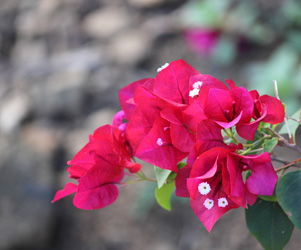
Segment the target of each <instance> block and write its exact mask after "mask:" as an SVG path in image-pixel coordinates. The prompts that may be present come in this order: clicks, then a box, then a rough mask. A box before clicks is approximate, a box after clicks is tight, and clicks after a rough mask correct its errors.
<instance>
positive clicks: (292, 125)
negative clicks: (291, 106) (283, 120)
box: [278, 109, 300, 141]
mask: <svg viewBox="0 0 301 250" xmlns="http://www.w3.org/2000/svg"><path fill="white" fill-rule="evenodd" d="M299 116H300V109H299V110H298V111H296V112H295V113H294V114H293V115H292V116H291V117H292V118H294V119H296V120H299ZM287 125H288V127H289V130H290V131H291V133H292V135H293V138H294V141H295V138H296V131H297V128H298V127H299V126H300V123H298V122H296V121H294V120H291V119H288V120H287ZM278 133H279V134H288V132H287V128H286V126H285V124H283V126H282V128H281V129H280V130H279V132H278Z"/></svg>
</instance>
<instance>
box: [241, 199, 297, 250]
mask: <svg viewBox="0 0 301 250" xmlns="http://www.w3.org/2000/svg"><path fill="white" fill-rule="evenodd" d="M246 220H247V226H248V228H249V230H250V232H251V233H252V234H253V235H254V237H255V238H256V239H257V240H258V241H259V242H260V244H261V245H262V246H263V247H264V248H265V249H267V250H281V249H283V248H284V246H285V245H286V244H287V243H288V241H289V239H290V237H291V235H292V232H293V229H294V225H293V223H292V222H291V221H290V220H289V219H288V217H287V215H286V214H285V213H284V212H283V210H282V209H281V207H280V206H279V204H278V203H277V202H270V201H265V200H262V199H260V198H258V199H257V201H256V203H255V204H254V205H253V206H249V207H248V209H246Z"/></svg>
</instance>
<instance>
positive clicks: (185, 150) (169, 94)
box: [53, 60, 285, 231]
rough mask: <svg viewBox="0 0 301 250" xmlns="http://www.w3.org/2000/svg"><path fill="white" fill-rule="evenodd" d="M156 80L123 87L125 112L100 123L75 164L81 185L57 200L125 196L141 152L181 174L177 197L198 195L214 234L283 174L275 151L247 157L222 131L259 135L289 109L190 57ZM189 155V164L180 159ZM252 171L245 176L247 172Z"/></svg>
mask: <svg viewBox="0 0 301 250" xmlns="http://www.w3.org/2000/svg"><path fill="white" fill-rule="evenodd" d="M158 72H159V73H158V75H157V76H156V78H147V79H143V80H140V81H136V82H133V83H131V84H130V85H128V86H126V87H124V88H123V89H121V90H120V104H121V108H122V111H120V112H118V113H117V114H116V115H115V116H114V118H113V123H112V125H105V126H102V127H100V128H98V129H97V130H96V131H95V132H94V134H93V135H92V136H91V137H90V140H89V143H88V144H87V145H86V146H85V147H84V148H83V149H82V150H81V151H79V152H78V153H77V154H76V155H75V157H74V158H73V160H71V161H69V162H68V164H69V165H71V167H69V168H68V169H67V171H68V172H69V173H70V178H73V179H76V180H77V181H78V185H76V184H73V183H68V184H67V185H66V186H65V188H64V190H60V191H58V192H57V194H56V196H55V198H54V200H53V201H56V200H58V199H61V198H63V197H65V196H67V195H69V194H71V193H74V192H76V194H75V197H74V205H75V206H76V207H78V208H81V209H99V208H103V207H105V206H107V205H110V204H111V203H112V202H114V201H115V200H116V198H117V196H118V188H119V187H120V186H121V185H120V183H122V180H123V177H124V173H125V170H127V171H129V172H130V173H137V172H138V171H139V170H140V168H141V165H140V164H137V163H135V162H134V160H133V158H134V157H137V158H139V159H141V160H143V161H146V162H148V163H150V164H153V165H155V166H157V167H159V168H162V169H168V170H171V171H173V172H176V173H177V177H176V195H178V196H182V197H190V202H191V207H192V209H193V211H194V212H195V213H196V215H197V216H198V218H199V219H200V221H201V222H202V223H203V224H204V225H205V227H206V228H207V230H208V231H210V230H211V229H212V227H213V225H214V224H215V222H216V221H217V220H218V219H219V218H220V217H221V216H222V215H223V214H224V213H226V212H227V211H228V210H230V209H232V208H238V207H239V206H241V207H244V208H246V207H247V203H248V204H250V205H253V204H254V203H255V201H256V199H257V196H258V195H272V194H273V192H274V188H275V185H276V183H277V179H278V177H277V174H276V173H275V171H274V168H273V166H272V164H271V159H270V156H269V154H268V153H267V152H266V153H263V154H261V155H249V156H245V155H244V154H239V152H242V149H243V146H242V145H241V144H239V143H236V144H234V143H231V144H226V143H225V142H224V138H223V136H222V131H226V132H227V131H228V132H229V131H231V132H232V129H234V127H235V129H236V131H237V133H238V135H239V136H240V137H242V138H243V139H246V140H253V139H254V134H255V132H256V130H257V128H258V126H259V123H260V122H266V123H271V124H278V123H281V122H282V121H283V119H284V116H285V113H284V108H283V105H282V103H281V102H280V101H279V100H277V99H276V98H274V97H271V96H267V95H263V96H260V95H259V94H258V92H257V91H256V90H253V91H248V90H246V89H245V88H243V87H237V86H235V84H234V82H233V81H232V80H227V81H226V82H227V84H228V86H229V87H228V86H227V85H226V84H224V83H223V82H221V81H219V80H218V79H216V78H214V77H212V76H210V75H203V74H200V73H199V72H198V71H196V70H195V69H194V68H192V67H191V66H190V65H188V64H187V63H186V62H185V61H183V60H178V61H174V62H171V63H170V64H165V65H164V66H162V67H161V68H159V69H158ZM185 158H187V165H186V166H185V167H184V168H182V169H178V163H179V162H181V161H182V160H184V159H185ZM244 172H249V173H251V175H250V176H249V178H248V179H247V180H246V181H245V180H244V178H243V173H244Z"/></svg>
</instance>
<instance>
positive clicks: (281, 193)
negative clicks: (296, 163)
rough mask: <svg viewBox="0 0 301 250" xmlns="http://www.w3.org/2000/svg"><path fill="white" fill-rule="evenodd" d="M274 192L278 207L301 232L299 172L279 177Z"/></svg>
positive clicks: (300, 173) (300, 181) (300, 180)
mask: <svg viewBox="0 0 301 250" xmlns="http://www.w3.org/2000/svg"><path fill="white" fill-rule="evenodd" d="M276 192H277V197H278V201H279V204H280V206H281V207H282V208H283V210H284V211H285V212H286V214H287V215H288V217H289V219H290V220H291V221H292V222H293V223H294V225H295V226H296V227H297V228H298V229H300V230H301V171H294V172H290V173H287V174H285V175H284V176H283V177H281V178H280V180H279V181H278V184H277V187H276Z"/></svg>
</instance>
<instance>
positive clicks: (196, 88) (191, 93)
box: [189, 81, 203, 98]
mask: <svg viewBox="0 0 301 250" xmlns="http://www.w3.org/2000/svg"><path fill="white" fill-rule="evenodd" d="M202 84H203V83H202V82H200V81H197V82H195V83H194V84H193V85H192V87H193V90H190V91H189V96H190V97H191V98H193V97H195V96H197V95H199V92H200V89H201V87H202Z"/></svg>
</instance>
